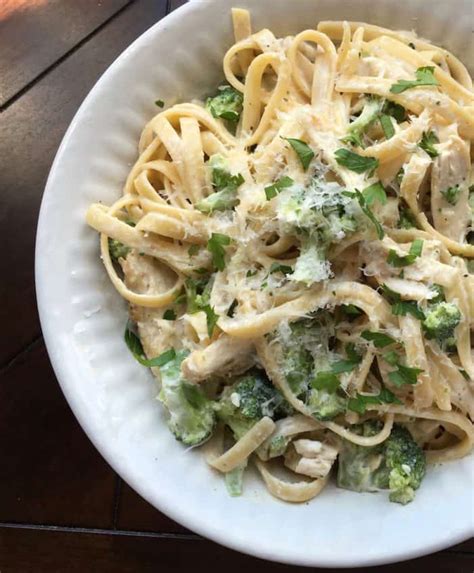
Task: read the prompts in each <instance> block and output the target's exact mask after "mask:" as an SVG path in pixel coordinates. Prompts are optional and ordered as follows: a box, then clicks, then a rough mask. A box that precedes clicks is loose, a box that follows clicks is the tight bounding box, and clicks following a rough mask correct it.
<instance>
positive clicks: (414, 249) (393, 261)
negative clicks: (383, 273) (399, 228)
mask: <svg viewBox="0 0 474 573" xmlns="http://www.w3.org/2000/svg"><path fill="white" fill-rule="evenodd" d="M422 251H423V240H422V239H415V240H414V241H413V243H412V244H411V246H410V251H409V252H408V255H404V256H400V255H398V254H397V252H396V251H394V250H393V249H390V251H389V253H388V256H387V262H388V264H389V265H392V267H397V268H400V267H406V266H408V265H412V264H413V263H414V262H415V260H416V259H417V258H418V257H419V256H421V253H422Z"/></svg>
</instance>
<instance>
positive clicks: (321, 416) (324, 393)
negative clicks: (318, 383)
mask: <svg viewBox="0 0 474 573" xmlns="http://www.w3.org/2000/svg"><path fill="white" fill-rule="evenodd" d="M306 405H307V406H309V408H310V409H311V411H312V412H313V416H314V417H315V418H316V419H318V420H321V421H322V422H324V421H325V420H332V418H335V417H336V416H338V415H339V414H342V413H344V412H345V411H346V410H347V398H346V397H345V396H343V395H342V394H341V393H339V392H337V391H336V392H330V391H328V390H318V389H316V388H312V389H311V391H310V393H309V396H308V400H307V404H306Z"/></svg>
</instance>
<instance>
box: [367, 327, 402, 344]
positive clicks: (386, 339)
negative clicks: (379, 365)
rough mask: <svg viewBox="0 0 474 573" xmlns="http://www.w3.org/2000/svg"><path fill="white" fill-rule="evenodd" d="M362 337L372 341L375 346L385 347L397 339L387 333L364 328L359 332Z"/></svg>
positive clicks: (394, 342)
mask: <svg viewBox="0 0 474 573" xmlns="http://www.w3.org/2000/svg"><path fill="white" fill-rule="evenodd" d="M361 336H362V338H364V339H365V340H368V341H369V342H373V343H374V346H375V348H385V347H386V346H390V344H396V343H397V340H395V338H392V337H391V336H389V335H388V334H384V333H383V332H374V331H372V330H364V331H363V332H362V333H361Z"/></svg>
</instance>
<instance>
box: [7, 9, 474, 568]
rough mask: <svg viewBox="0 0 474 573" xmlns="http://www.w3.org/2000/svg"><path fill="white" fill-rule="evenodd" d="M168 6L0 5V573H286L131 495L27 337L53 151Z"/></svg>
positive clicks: (462, 556) (442, 556)
mask: <svg viewBox="0 0 474 573" xmlns="http://www.w3.org/2000/svg"><path fill="white" fill-rule="evenodd" d="M182 3H183V1H182V0H181V1H180V0H176V1H173V0H168V2H166V1H165V0H0V157H1V159H2V169H1V171H0V189H1V197H2V199H1V201H0V229H1V233H2V243H3V246H4V248H3V249H2V254H3V260H2V269H3V270H2V280H1V281H0V300H1V301H2V304H1V306H0V319H1V324H2V326H3V328H2V335H1V344H0V452H1V456H2V457H1V463H0V572H1V573H29V572H32V573H46V572H48V573H62V572H64V571H71V572H75V571H77V572H81V573H83V572H86V571H87V572H91V573H94V572H100V573H108V572H114V573H122V572H123V573H128V572H133V573H134V572H148V571H161V572H168V571H170V572H171V571H185V570H194V569H195V568H196V565H198V566H199V567H205V568H206V570H208V571H214V570H217V569H218V568H219V570H221V569H224V570H225V571H229V572H233V571H241V570H242V569H244V568H246V567H249V568H250V570H252V571H253V570H256V571H262V572H266V571H275V572H279V571H282V572H283V571H295V570H296V569H298V570H300V569H299V568H295V567H289V566H284V565H276V564H271V563H269V562H264V561H261V560H258V559H255V558H252V557H248V556H244V555H241V554H238V553H236V552H234V551H231V550H228V549H224V548H222V547H220V546H217V545H216V544H214V543H212V542H210V541H207V540H203V539H201V538H199V537H197V536H196V535H194V534H193V533H191V532H189V531H187V530H186V529H185V528H184V527H182V526H181V525H179V524H177V523H174V522H173V521H171V520H170V519H169V518H167V517H166V516H164V515H163V514H161V513H159V512H158V511H156V510H155V509H154V508H152V507H151V506H150V505H148V504H147V503H146V502H145V501H143V500H142V499H141V498H140V497H139V496H138V495H137V494H135V492H134V491H133V490H131V489H130V488H129V487H128V486H127V485H126V484H125V483H123V482H122V480H121V479H120V478H119V477H118V476H117V475H116V474H115V473H114V472H113V470H112V469H111V468H109V466H108V465H107V464H106V463H105V461H104V460H103V459H102V458H101V456H100V455H99V454H98V453H97V452H96V450H95V449H94V448H93V446H92V445H91V444H90V442H89V440H88V439H87V437H86V436H85V434H84V433H83V432H82V430H81V428H80V426H79V424H78V423H77V421H76V420H75V418H74V416H73V414H72V413H71V411H70V409H69V407H68V405H67V403H66V401H65V399H64V397H63V396H62V394H61V391H60V389H59V386H58V384H57V382H56V379H55V376H54V373H53V371H52V369H51V366H50V363H49V360H48V356H47V353H46V349H45V346H44V343H43V339H42V337H41V330H40V325H39V321H38V316H37V311H36V301H35V292H34V273H33V263H34V241H35V233H36V222H37V217H38V210H39V206H40V202H41V197H42V193H43V189H44V184H45V181H46V178H47V175H48V171H49V168H50V166H51V162H52V160H53V158H54V154H55V152H56V149H57V147H58V145H59V142H60V140H61V138H62V136H63V134H64V132H65V130H66V128H67V126H68V124H69V122H70V121H71V119H72V117H73V115H74V113H75V111H76V110H77V108H78V106H79V105H80V103H81V102H82V100H83V99H84V97H85V96H86V94H87V93H88V91H89V90H90V89H91V87H92V86H93V85H94V83H95V82H96V80H97V79H98V78H99V76H100V75H101V74H102V72H103V71H104V70H105V69H106V68H107V67H108V66H109V65H110V63H111V62H112V61H113V60H114V59H115V58H116V57H117V56H118V55H119V54H120V53H121V52H122V51H123V50H124V49H125V48H126V47H127V46H128V45H129V44H130V43H131V42H132V41H133V40H134V39H135V38H137V37H138V36H139V35H140V34H141V33H142V32H144V31H145V30H146V29H147V28H148V27H150V26H151V25H152V24H154V23H155V22H156V21H158V20H159V19H160V18H162V17H164V16H165V14H166V13H167V12H169V11H171V10H172V9H174V8H176V7H177V6H179V5H180V4H182ZM7 269H8V272H7ZM440 526H442V524H440ZM374 542H376V541H374ZM473 561H474V543H473V542H472V541H470V542H466V543H463V544H461V545H458V546H456V547H454V548H451V549H449V550H445V551H442V552H439V553H437V554H435V555H432V556H428V557H424V558H421V559H417V560H412V561H409V562H406V563H403V564H397V565H390V566H384V567H376V568H373V569H372V570H373V571H380V572H382V571H384V572H385V571H387V572H388V573H392V572H393V573H395V572H401V571H404V572H407V573H411V572H415V571H416V572H418V571H430V573H437V572H445V571H446V572H449V573H468V572H469V573H471V572H472V570H473V568H474V563H473ZM301 570H302V569H301ZM320 571H322V570H320ZM341 571H342V570H341Z"/></svg>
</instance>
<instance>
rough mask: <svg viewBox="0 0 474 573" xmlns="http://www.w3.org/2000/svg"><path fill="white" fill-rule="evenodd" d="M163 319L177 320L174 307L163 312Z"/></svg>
mask: <svg viewBox="0 0 474 573" xmlns="http://www.w3.org/2000/svg"><path fill="white" fill-rule="evenodd" d="M163 319H164V320H176V313H175V311H174V310H173V309H171V308H168V309H167V310H165V312H164V313H163Z"/></svg>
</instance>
